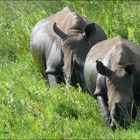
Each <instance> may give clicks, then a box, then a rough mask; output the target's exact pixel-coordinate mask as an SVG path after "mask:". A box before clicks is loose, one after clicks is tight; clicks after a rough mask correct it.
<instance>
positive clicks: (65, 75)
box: [30, 7, 107, 90]
mask: <svg viewBox="0 0 140 140" xmlns="http://www.w3.org/2000/svg"><path fill="white" fill-rule="evenodd" d="M106 38H107V36H106V34H105V32H104V30H103V29H102V28H101V27H100V26H99V25H97V24H96V23H92V22H90V21H89V20H88V19H87V18H86V17H83V16H80V15H78V14H76V13H75V12H72V11H71V10H70V8H69V7H65V8H64V9H62V10H61V11H58V12H57V13H56V14H54V15H52V16H49V17H47V18H45V19H42V20H40V21H39V22H38V23H37V24H36V25H35V26H34V27H33V30H32V32H31V35H30V46H31V53H32V56H33V59H34V60H35V62H36V63H37V65H38V68H39V70H40V72H41V73H42V75H43V77H44V79H45V81H46V82H47V83H49V85H50V86H51V87H55V86H56V85H57V84H59V83H62V82H63V83H65V84H66V85H72V86H76V85H77V83H79V85H80V86H81V88H82V89H83V90H84V89H86V86H85V82H84V72H83V70H84V62H85V58H86V55H87V53H88V51H89V50H90V48H91V47H92V46H93V45H94V44H96V43H98V42H100V41H102V40H105V39H106Z"/></svg>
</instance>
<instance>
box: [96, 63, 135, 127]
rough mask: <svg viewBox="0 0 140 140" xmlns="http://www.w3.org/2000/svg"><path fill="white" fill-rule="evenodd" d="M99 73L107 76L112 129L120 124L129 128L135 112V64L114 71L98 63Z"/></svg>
mask: <svg viewBox="0 0 140 140" xmlns="http://www.w3.org/2000/svg"><path fill="white" fill-rule="evenodd" d="M96 67H97V71H98V73H100V74H101V75H103V76H105V82H106V88H107V97H108V110H109V112H110V117H111V123H110V127H114V126H115V124H119V125H120V126H121V127H123V128H127V127H128V126H129V124H130V122H131V120H132V115H133V111H134V97H133V75H134V73H135V66H134V64H128V65H125V66H121V67H118V68H116V70H115V71H112V70H111V69H109V68H108V67H106V66H105V65H104V64H103V63H102V62H100V61H97V66H96Z"/></svg>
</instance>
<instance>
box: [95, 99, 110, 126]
mask: <svg viewBox="0 0 140 140" xmlns="http://www.w3.org/2000/svg"><path fill="white" fill-rule="evenodd" d="M97 102H98V104H99V107H100V110H101V113H102V115H103V117H104V120H105V122H106V124H107V125H108V126H109V125H110V123H111V119H110V113H109V111H108V107H107V103H106V101H105V99H104V98H103V97H102V96H97Z"/></svg>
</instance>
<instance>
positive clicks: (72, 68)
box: [53, 23, 96, 89]
mask: <svg viewBox="0 0 140 140" xmlns="http://www.w3.org/2000/svg"><path fill="white" fill-rule="evenodd" d="M53 30H54V32H55V33H56V34H57V35H58V36H59V37H60V39H61V40H62V42H63V43H62V47H61V51H62V55H63V61H64V67H63V72H64V79H65V82H66V84H67V85H75V84H76V83H80V86H81V87H82V89H85V83H84V74H83V67H84V62H85V58H86V55H87V53H88V51H89V50H90V48H91V47H92V45H91V43H90V40H91V37H92V36H94V34H95V33H96V29H95V24H94V23H91V24H88V25H86V27H85V29H84V32H83V31H81V30H77V29H71V30H70V32H69V33H67V34H66V33H64V32H63V31H62V30H61V29H60V28H58V26H57V25H56V23H54V25H53ZM73 77H74V78H73ZM72 79H74V80H72Z"/></svg>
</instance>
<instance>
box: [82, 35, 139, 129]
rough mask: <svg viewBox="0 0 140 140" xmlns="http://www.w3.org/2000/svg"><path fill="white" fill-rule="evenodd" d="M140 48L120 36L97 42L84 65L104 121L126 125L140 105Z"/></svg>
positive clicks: (85, 75)
mask: <svg viewBox="0 0 140 140" xmlns="http://www.w3.org/2000/svg"><path fill="white" fill-rule="evenodd" d="M139 60H140V48H139V47H138V46H137V45H135V44H133V43H131V42H130V41H128V40H126V39H123V38H121V37H119V36H117V37H115V38H113V39H108V40H105V41H102V42H100V43H97V44H96V45H94V46H93V47H92V48H91V50H90V51H89V53H88V55H87V57H86V61H85V66H84V77H85V82H86V85H87V87H88V90H89V91H90V93H91V95H92V96H94V97H95V98H96V99H97V102H98V104H99V106H100V109H101V113H102V115H103V117H104V119H105V122H106V124H107V125H108V126H110V127H111V128H112V129H113V130H114V129H115V127H116V124H119V125H120V126H122V127H124V128H127V127H128V126H129V124H130V122H131V120H132V118H135V117H136V114H137V110H136V106H139V105H140V86H139V83H140V63H139Z"/></svg>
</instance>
